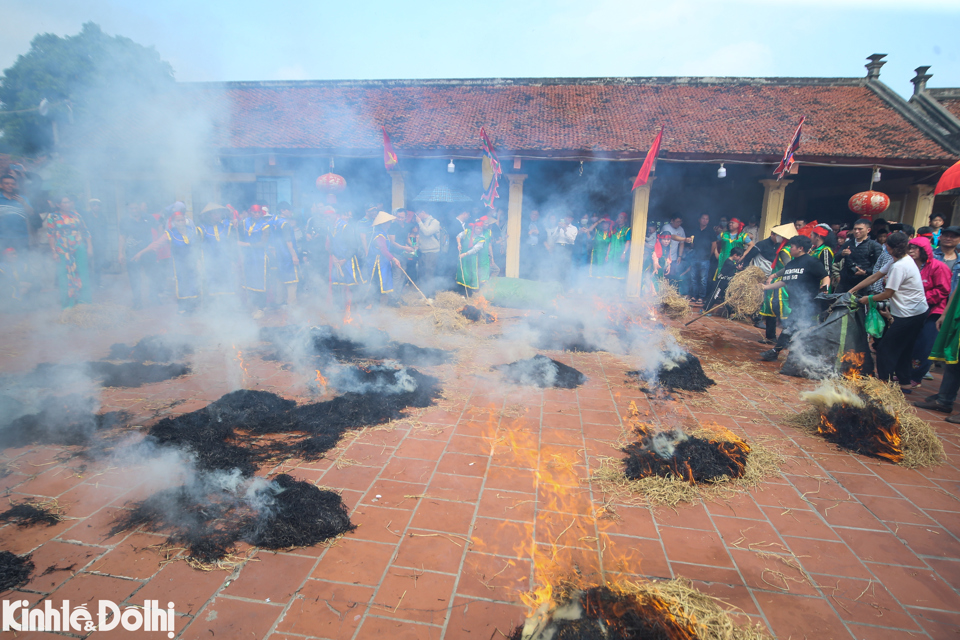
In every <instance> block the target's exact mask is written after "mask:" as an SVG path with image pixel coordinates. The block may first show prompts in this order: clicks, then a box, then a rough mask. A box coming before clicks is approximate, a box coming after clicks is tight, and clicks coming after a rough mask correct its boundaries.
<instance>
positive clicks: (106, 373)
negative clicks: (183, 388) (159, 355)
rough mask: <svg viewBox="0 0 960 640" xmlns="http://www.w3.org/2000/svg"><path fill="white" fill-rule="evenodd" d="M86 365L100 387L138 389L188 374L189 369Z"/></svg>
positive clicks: (134, 364) (135, 364)
mask: <svg viewBox="0 0 960 640" xmlns="http://www.w3.org/2000/svg"><path fill="white" fill-rule="evenodd" d="M87 365H88V367H89V369H90V372H91V374H92V375H93V377H95V378H100V386H101V387H128V388H131V387H139V386H142V385H145V384H152V383H154V382H163V381H164V380H171V379H173V378H179V377H180V376H185V375H188V374H189V373H190V367H189V366H187V365H185V364H143V363H142V362H123V363H121V364H113V363H111V362H88V363H87Z"/></svg>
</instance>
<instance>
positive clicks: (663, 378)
mask: <svg viewBox="0 0 960 640" xmlns="http://www.w3.org/2000/svg"><path fill="white" fill-rule="evenodd" d="M627 375H628V376H630V377H632V378H641V379H642V378H644V377H646V375H645V373H644V372H642V371H627ZM656 380H657V382H658V383H659V384H660V385H661V386H663V387H666V388H667V389H670V390H673V391H675V390H677V389H681V390H683V391H706V390H707V387H709V386H711V385H714V384H716V382H714V381H713V380H712V379H710V378H708V377H707V374H706V373H704V372H703V365H701V364H700V359H699V358H697V356H695V355H693V354H692V353H683V354H681V355H680V356H679V357H676V358H674V357H667V358H666V359H665V360H664V362H663V364H661V365H660V368H659V369H657V373H656Z"/></svg>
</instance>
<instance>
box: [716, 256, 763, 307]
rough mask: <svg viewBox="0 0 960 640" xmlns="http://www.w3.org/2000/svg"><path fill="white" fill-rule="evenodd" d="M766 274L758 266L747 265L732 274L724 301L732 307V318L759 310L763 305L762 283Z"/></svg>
mask: <svg viewBox="0 0 960 640" xmlns="http://www.w3.org/2000/svg"><path fill="white" fill-rule="evenodd" d="M766 280H767V276H766V274H764V273H763V269H761V268H760V267H747V268H746V269H744V270H743V271H741V272H740V273H738V274H737V275H735V276H733V278H732V279H731V280H730V284H729V285H728V286H727V294H726V297H725V298H724V301H725V302H726V303H727V305H728V306H729V307H730V308H731V309H733V317H734V318H745V317H748V316H752V315H753V314H755V313H756V312H758V311H760V307H761V306H762V305H763V283H764V282H766Z"/></svg>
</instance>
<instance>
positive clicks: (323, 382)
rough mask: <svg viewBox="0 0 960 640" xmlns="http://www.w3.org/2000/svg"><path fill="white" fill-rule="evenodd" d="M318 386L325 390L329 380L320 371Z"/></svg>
mask: <svg viewBox="0 0 960 640" xmlns="http://www.w3.org/2000/svg"><path fill="white" fill-rule="evenodd" d="M317 386H318V387H322V388H324V389H326V388H327V379H326V378H324V377H323V374H322V373H320V369H317Z"/></svg>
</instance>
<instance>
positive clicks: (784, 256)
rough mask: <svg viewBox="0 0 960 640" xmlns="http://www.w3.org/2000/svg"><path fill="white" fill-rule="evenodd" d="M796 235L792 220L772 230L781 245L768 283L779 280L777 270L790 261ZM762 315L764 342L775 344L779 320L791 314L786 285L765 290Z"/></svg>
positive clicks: (761, 307)
mask: <svg viewBox="0 0 960 640" xmlns="http://www.w3.org/2000/svg"><path fill="white" fill-rule="evenodd" d="M795 235H797V227H796V226H795V225H794V224H793V223H792V222H789V223H787V224H781V225H779V226H776V227H774V228H773V229H771V230H770V237H771V239H773V241H774V242H777V239H778V238H779V245H778V246H777V250H776V252H774V254H773V263H772V265H771V268H770V275H769V276H768V277H767V284H768V285H769V284H772V283H774V282H776V281H777V277H776V274H777V272H778V271H780V270H781V269H783V268H784V266H786V264H787V263H788V262H790V249H789V247H788V246H787V243H788V242H789V241H790V238H792V237H793V236H795ZM760 316H761V317H763V319H764V325H765V334H764V340H763V342H765V343H767V344H774V343H775V342H776V341H777V320H778V319H779V320H780V321H781V322H783V321H784V320H786V319H787V317H789V316H790V300H789V296H788V294H787V290H786V289H785V288H784V287H782V286H780V287H776V288H769V289H766V290H765V291H764V293H763V304H762V305H761V306H760Z"/></svg>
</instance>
